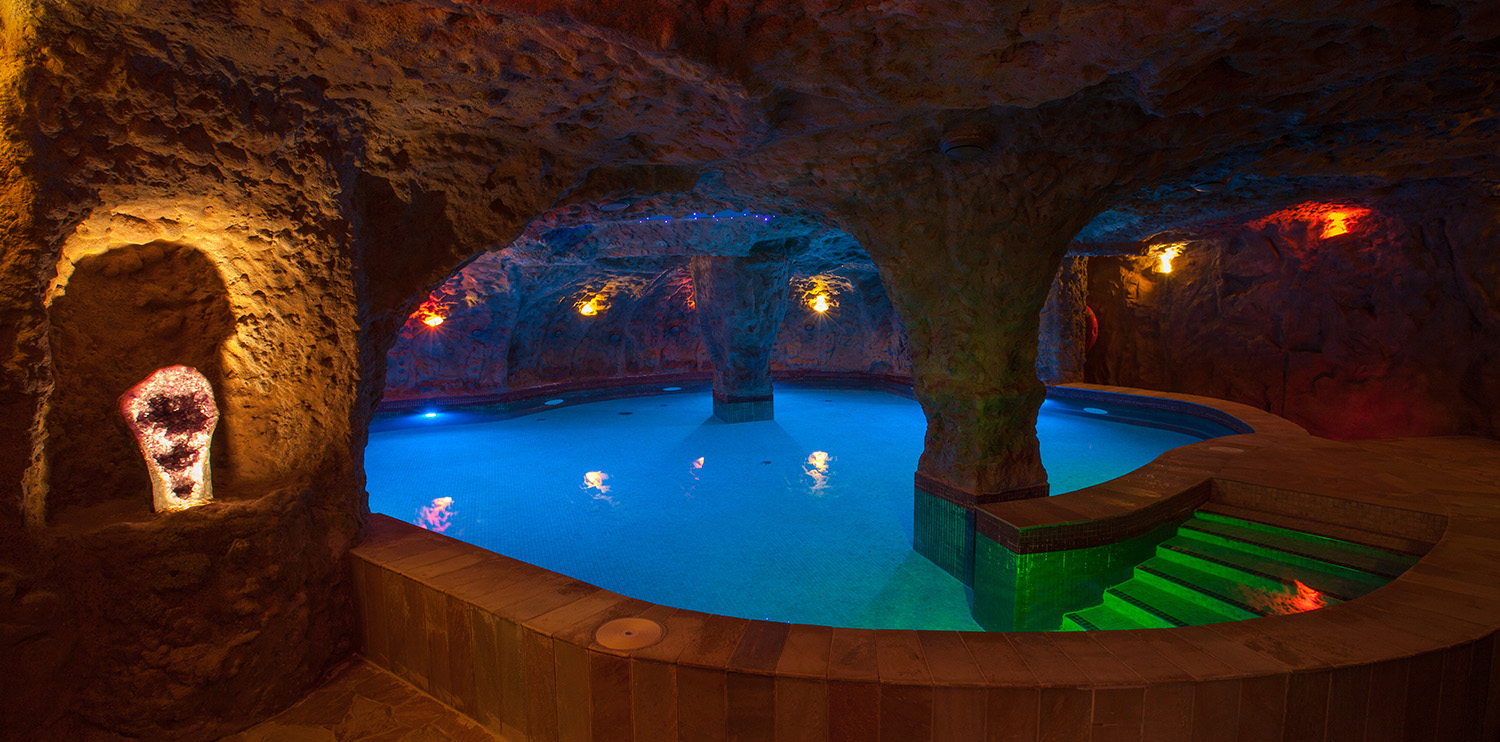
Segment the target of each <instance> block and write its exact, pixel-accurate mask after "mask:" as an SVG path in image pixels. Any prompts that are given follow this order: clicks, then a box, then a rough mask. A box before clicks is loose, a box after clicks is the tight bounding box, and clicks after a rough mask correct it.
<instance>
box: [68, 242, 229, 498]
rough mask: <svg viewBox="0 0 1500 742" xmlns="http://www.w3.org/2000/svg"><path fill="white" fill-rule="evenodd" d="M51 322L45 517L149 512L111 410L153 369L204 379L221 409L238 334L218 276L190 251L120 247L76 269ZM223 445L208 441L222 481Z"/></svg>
mask: <svg viewBox="0 0 1500 742" xmlns="http://www.w3.org/2000/svg"><path fill="white" fill-rule="evenodd" d="M49 316H50V320H51V333H50V335H49V338H48V340H49V342H50V344H51V349H52V363H53V374H54V379H55V386H54V388H53V390H52V395H51V398H50V412H49V414H48V417H47V423H46V425H47V440H48V458H49V470H50V481H49V488H48V512H49V513H53V514H55V513H57V512H58V511H59V510H62V509H69V508H80V507H90V506H103V505H108V506H110V507H108V508H107V509H108V510H110V512H111V513H112V514H116V515H118V514H136V513H145V512H149V511H150V506H151V498H150V492H151V485H150V482H149V480H148V479H147V475H146V469H145V467H144V465H143V464H142V463H141V461H140V453H139V452H138V451H137V449H136V444H135V441H134V440H133V439H132V438H131V437H130V434H129V433H128V432H127V431H126V429H125V427H124V425H123V423H122V422H121V421H120V420H119V413H118V411H117V400H118V399H119V397H120V395H121V394H123V393H124V392H125V390H126V389H129V388H130V387H131V386H132V385H134V384H135V383H136V382H138V381H140V380H141V379H143V378H145V377H146V376H147V375H149V374H150V373H151V372H153V371H155V370H156V369H159V368H161V367H163V366H170V365H174V364H182V365H186V366H192V367H194V368H197V369H198V370H199V371H200V372H202V373H203V375H204V376H206V377H207V378H208V380H209V382H210V383H211V384H213V386H214V389H215V390H216V392H217V396H219V399H220V403H221V404H222V399H223V397H222V391H221V390H222V387H223V377H224V372H223V364H222V361H221V358H220V349H221V346H222V344H223V343H224V341H225V340H226V339H227V338H229V337H230V335H232V334H233V332H234V327H235V319H234V313H233V312H232V311H231V309H230V303H229V296H228V290H227V289H226V287H225V285H224V280H223V278H222V276H221V275H220V274H219V271H218V269H217V267H216V266H215V265H214V263H213V261H212V260H210V259H209V257H208V256H207V255H205V254H204V253H203V252H202V251H200V250H198V249H197V248H194V247H189V246H185V245H181V244H177V243H172V242H161V241H158V242H151V243H148V244H144V245H131V246H126V247H119V248H115V249H112V250H109V251H108V252H104V253H101V254H96V255H90V256H87V257H84V258H82V259H80V260H79V261H78V262H77V263H76V264H75V265H74V269H73V273H72V276H71V278H70V279H69V280H68V283H67V285H66V287H65V288H64V290H63V292H62V293H61V294H60V295H59V296H58V297H57V298H56V299H55V300H54V301H53V302H52V306H51V308H50V310H49ZM223 439H224V436H223V435H219V436H215V442H214V450H213V452H212V454H211V455H212V457H213V458H214V459H215V460H216V465H215V470H216V473H220V474H221V476H222V472H223V470H222V469H221V466H222V464H220V463H217V462H225V461H227V457H225V456H224V455H223V451H222V449H223V446H224V443H223ZM116 511H118V513H117V512H116Z"/></svg>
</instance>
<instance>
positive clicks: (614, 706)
mask: <svg viewBox="0 0 1500 742" xmlns="http://www.w3.org/2000/svg"><path fill="white" fill-rule="evenodd" d="M1070 388H1078V389H1083V390H1092V391H1100V392H1109V393H1130V394H1138V395H1145V396H1149V397H1155V398H1158V399H1163V400H1167V401H1177V402H1187V403H1192V404H1199V405H1206V406H1209V407H1213V408H1216V409H1220V410H1222V411H1224V412H1226V413H1228V414H1232V415H1234V416H1236V417H1239V418H1240V419H1242V420H1245V421H1246V422H1247V423H1249V424H1250V425H1251V426H1252V427H1254V428H1255V431H1256V432H1254V433H1248V434H1241V435H1235V436H1229V437H1224V438H1218V439H1213V440H1210V441H1204V442H1201V443H1195V444H1191V445H1189V446H1184V447H1181V448H1179V449H1174V450H1172V451H1169V452H1167V453H1166V454H1163V455H1162V456H1161V457H1159V458H1158V459H1157V460H1155V461H1153V462H1152V463H1151V464H1148V465H1147V466H1146V467H1142V468H1141V469H1138V470H1136V471H1135V472H1132V473H1131V474H1127V475H1125V476H1123V477H1120V478H1117V479H1115V480H1112V481H1110V482H1107V483H1104V484H1101V485H1097V486H1095V487H1090V488H1085V489H1083V490H1079V491H1077V492H1073V493H1067V494H1063V495H1057V496H1055V497H1052V498H1048V499H1047V500H1041V501H1021V502H1008V503H996V504H993V505H988V506H984V507H982V508H981V509H980V512H982V513H983V516H982V520H983V521H985V522H992V523H1003V524H1007V525H1008V526H1010V527H1013V528H1015V529H1016V530H1017V533H1018V534H1021V536H1020V538H1021V539H1022V540H1023V541H1024V540H1025V539H1026V538H1035V539H1046V538H1066V537H1067V535H1068V533H1069V532H1070V531H1079V532H1081V529H1087V528H1088V527H1089V526H1090V524H1093V525H1094V526H1096V527H1097V526H1098V525H1099V524H1105V525H1107V526H1108V527H1110V528H1116V527H1119V526H1121V523H1122V521H1121V520H1120V519H1128V518H1131V517H1136V518H1138V519H1139V518H1144V517H1150V518H1154V517H1155V516H1156V515H1159V514H1160V513H1161V512H1164V511H1161V510H1158V511H1156V512H1155V513H1152V508H1166V509H1167V510H1170V509H1171V508H1172V507H1175V506H1176V505H1177V504H1180V503H1181V502H1183V501H1184V497H1188V498H1189V499H1191V498H1195V497H1203V498H1209V499H1211V498H1215V497H1220V498H1238V500H1236V501H1237V502H1247V501H1249V502H1258V503H1260V504H1262V505H1264V506H1265V507H1268V508H1273V507H1281V508H1283V509H1285V508H1293V509H1295V508H1296V507H1304V506H1307V503H1309V502H1311V503H1313V504H1314V505H1316V506H1318V507H1324V506H1327V507H1331V508H1333V510H1331V511H1330V512H1331V513H1332V515H1331V516H1330V517H1347V514H1348V513H1355V514H1360V513H1363V514H1364V515H1363V516H1358V515H1356V516H1355V517H1365V518H1366V519H1367V521H1368V522H1367V523H1366V525H1371V524H1373V525H1374V526H1380V525H1381V523H1383V522H1387V521H1389V522H1390V523H1392V524H1394V526H1399V525H1400V524H1399V523H1396V521H1398V520H1405V519H1408V518H1407V516H1405V515H1402V514H1403V513H1405V514H1411V515H1412V516H1414V517H1416V518H1417V519H1418V520H1422V521H1423V525H1421V526H1420V528H1419V529H1418V530H1421V531H1422V532H1423V533H1426V534H1428V535H1434V533H1433V532H1434V530H1436V531H1437V532H1436V534H1435V536H1436V537H1435V538H1434V539H1433V544H1434V545H1433V547H1432V549H1431V550H1430V551H1429V552H1428V553H1427V555H1426V556H1424V557H1423V558H1422V559H1421V560H1420V561H1418V562H1417V564H1416V565H1415V566H1413V567H1412V568H1411V569H1410V570H1409V571H1407V572H1406V573H1405V574H1403V575H1401V576H1400V577H1398V578H1396V579H1395V580H1393V581H1392V582H1390V583H1389V584H1387V585H1386V586H1384V587H1381V588H1379V589H1377V590H1375V591H1374V592H1372V593H1370V594H1369V595H1366V596H1364V597H1361V598H1359V599H1356V600H1353V601H1350V602H1348V603H1342V604H1339V605H1334V606H1330V607H1326V608H1323V609H1320V610H1317V611H1312V612H1308V613H1301V614H1294V615H1289V616H1275V617H1267V618H1259V619H1252V620H1248V621H1240V622H1232V623H1223V624H1212V625H1205V626H1193V627H1184V628H1177V629H1139V630H1127V631H1104V632H1088V633H1056V632H1017V633H984V632H955V631H908V630H875V629H844V628H829V627H824V626H811V625H802V624H786V623H777V622H769V621H759V620H752V619H742V618H732V617H727V616H717V615H712V614H707V613H701V612H698V611H692V610H686V609H677V608H672V607H669V606H661V605H656V604H652V603H649V602H646V601H641V600H637V599H634V598H630V597H627V596H623V595H618V594H616V593H613V592H610V591H607V590H603V589H601V588H598V587H597V586H594V585H590V584H588V583H584V582H581V581H578V580H574V579H572V578H568V577H565V576H563V575H559V574H556V573H553V572H550V571H548V570H545V569H542V568H539V567H535V566H532V565H529V564H526V563H523V562H519V561H517V560H513V559H510V558H508V557H504V556H500V555H497V554H493V553H492V552H488V551H486V550H483V549H481V548H479V547H475V546H471V545H469V544H465V543H463V542H459V541H456V540H454V539H451V538H448V537H446V536H443V535H441V534H437V533H432V532H430V531H426V530H423V529H421V528H419V527H417V526H414V525H410V524H405V523H401V522H399V521H395V520H394V519H390V518H387V517H385V516H381V515H373V516H372V517H371V519H370V521H369V524H368V529H367V533H366V537H365V540H364V542H363V543H361V545H360V546H358V547H356V548H355V549H354V550H353V552H352V553H351V559H350V565H351V578H352V580H353V587H354V594H355V597H356V602H357V605H358V611H359V614H358V617H359V621H358V622H359V624H360V626H361V641H362V647H363V651H364V653H365V655H366V657H368V658H369V659H370V660H371V661H372V662H374V663H375V664H377V665H380V666H382V667H387V668H389V669H391V670H392V671H393V672H395V673H396V674H397V675H399V676H401V677H403V678H405V679H407V680H408V681H410V682H412V683H413V684H414V685H416V686H417V687H419V688H422V689H423V690H426V691H427V692H429V693H432V694H433V695H435V696H436V697H438V698H439V699H440V700H443V701H444V702H446V703H449V705H452V706H454V707H455V708H457V709H459V710H460V711H462V712H464V713H466V714H468V715H470V716H471V717H473V718H475V719H476V720H478V721H479V722H480V723H482V724H484V725H485V726H487V727H488V728H490V729H491V730H492V731H495V732H497V733H499V734H501V735H502V736H504V737H507V738H513V739H529V738H538V739H550V738H554V737H559V736H560V737H561V738H570V737H578V738H588V736H587V733H588V732H589V731H590V730H593V736H594V737H599V738H603V737H607V736H612V735H611V734H610V733H609V730H611V729H615V728H617V727H618V725H620V724H622V723H623V724H625V725H626V727H627V728H629V729H634V730H636V731H635V735H636V738H639V739H655V738H659V737H658V736H656V735H655V734H654V733H646V732H643V731H641V730H643V729H656V728H658V726H659V725H662V724H667V723H668V721H667V720H665V717H664V716H663V714H666V708H665V705H666V704H668V702H669V701H670V705H671V706H672V709H671V714H670V716H671V720H670V723H671V724H672V725H674V726H675V728H676V729H683V728H686V727H688V726H692V727H694V728H698V727H700V726H704V725H706V728H709V729H731V728H739V726H736V725H745V724H749V725H752V726H756V728H761V727H764V728H766V729H770V730H773V731H774V730H775V729H779V728H782V726H783V724H786V725H792V726H790V727H788V728H793V727H795V728H811V729H813V732H812V733H811V736H812V737H814V738H820V739H821V738H827V734H826V732H827V730H828V729H830V728H834V727H838V728H851V729H852V728H857V727H859V725H860V724H864V725H866V726H869V725H872V724H873V725H874V726H875V727H876V728H878V729H882V730H887V731H889V730H893V729H896V728H902V729H906V728H907V726H911V725H915V726H911V729H915V730H917V731H916V732H912V731H911V730H910V729H908V730H907V731H906V732H901V733H900V734H899V735H898V733H897V732H895V731H890V736H888V737H887V738H899V739H912V740H920V739H928V738H936V737H940V736H941V735H938V734H937V732H936V731H935V730H936V729H938V728H939V727H943V725H946V724H950V723H955V722H954V721H953V719H968V722H966V723H969V722H972V723H978V724H980V725H981V727H982V725H983V723H984V721H983V718H977V719H976V718H975V717H973V713H974V712H973V711H972V710H971V709H970V710H965V707H964V704H963V703H959V701H958V700H957V699H963V698H968V699H971V700H972V699H973V698H976V697H977V696H975V695H974V692H975V691H976V689H979V690H981V691H982V693H981V695H983V696H984V698H985V699H987V700H985V701H984V702H983V703H981V704H980V706H981V713H982V714H988V713H990V712H989V711H983V709H985V708H988V709H991V710H993V709H994V708H997V706H996V704H1001V705H1007V706H1014V707H1015V708H1016V709H1018V713H1019V714H1020V718H1021V719H1022V720H1023V722H1024V723H1035V724H1036V725H1038V728H1041V729H1053V728H1063V727H1066V726H1067V725H1069V724H1075V723H1078V721H1077V720H1078V719H1080V718H1081V719H1082V720H1083V723H1085V729H1086V728H1087V724H1088V723H1093V724H1096V725H1097V724H1101V723H1106V722H1107V720H1108V719H1109V718H1115V717H1112V716H1110V714H1123V715H1124V716H1123V717H1120V718H1124V719H1126V721H1125V722H1124V723H1125V724H1126V725H1127V726H1130V725H1134V724H1140V725H1142V727H1141V728H1142V729H1157V730H1158V732H1160V730H1164V729H1168V728H1169V727H1171V725H1172V724H1173V723H1176V722H1174V721H1173V720H1174V719H1179V718H1180V717H1181V714H1182V706H1183V704H1186V707H1187V708H1188V709H1189V710H1190V713H1189V714H1188V717H1187V718H1189V719H1190V720H1191V719H1195V718H1206V717H1204V716H1203V715H1207V714H1218V715H1219V716H1220V717H1223V718H1220V720H1219V721H1220V722H1222V721H1223V720H1224V718H1229V717H1232V718H1234V719H1235V720H1236V721H1235V724H1236V725H1238V726H1239V727H1240V728H1241V729H1242V730H1244V729H1251V728H1254V727H1255V726H1256V725H1264V724H1268V723H1274V724H1276V725H1278V728H1282V729H1289V728H1290V726H1289V725H1293V724H1303V723H1306V724H1309V725H1311V726H1309V729H1311V728H1312V727H1314V726H1315V727H1319V728H1324V727H1330V726H1333V725H1335V724H1336V723H1337V724H1343V723H1346V722H1347V719H1345V717H1344V714H1345V713H1357V714H1363V715H1364V718H1366V719H1369V720H1371V721H1369V722H1368V723H1370V724H1374V723H1377V721H1376V720H1382V719H1384V720H1387V721H1390V720H1392V719H1394V721H1392V723H1397V722H1399V723H1401V724H1416V725H1417V726H1418V727H1420V728H1422V729H1426V728H1428V727H1431V728H1432V729H1433V730H1434V733H1436V732H1437V731H1439V730H1441V729H1444V728H1446V727H1443V726H1442V725H1444V724H1460V725H1464V724H1466V725H1468V726H1465V727H1463V728H1464V729H1473V730H1475V731H1477V730H1479V729H1481V728H1483V729H1484V730H1485V732H1486V733H1487V734H1491V735H1493V734H1494V733H1495V732H1496V731H1500V697H1497V693H1500V682H1491V679H1492V678H1495V679H1500V655H1497V654H1496V651H1495V649H1496V648H1495V641H1494V640H1495V634H1496V632H1497V630H1500V492H1497V490H1496V487H1495V485H1494V483H1493V479H1492V477H1493V476H1494V475H1493V463H1491V462H1493V461H1495V460H1497V457H1500V442H1496V441H1492V440H1488V439H1478V438H1463V437H1453V438H1442V439H1413V440H1410V441H1375V442H1366V443H1341V442H1336V441H1328V440H1325V439H1320V438H1316V437H1313V436H1310V435H1309V434H1307V433H1306V431H1304V430H1302V429H1301V428H1300V427H1298V426H1296V425H1293V424H1291V423H1289V422H1287V421H1285V420H1281V419H1280V418H1277V417H1275V416H1274V415H1270V414H1269V413H1265V412H1263V411H1259V410H1254V409H1253V408H1249V407H1246V406H1244V405H1236V404H1234V403H1227V402H1221V401H1218V400H1212V399H1207V398H1203V397H1193V396H1190V395H1177V394H1163V393H1157V392H1144V391H1140V390H1122V389H1120V388H1118V387H1099V386H1094V385H1070ZM1216 448H1218V449H1239V450H1238V451H1230V450H1215V449H1216ZM1434 464H1436V465H1434ZM1486 467H1489V468H1488V469H1487V468H1486ZM1486 472H1488V474H1486ZM1486 477H1489V479H1487V478H1486ZM1205 489H1206V492H1205V491H1204V490H1205ZM1186 492H1194V493H1195V494H1192V495H1190V496H1189V495H1185V494H1184V493H1186ZM1309 498H1313V499H1309ZM1163 503H1166V505H1163ZM1318 503H1322V504H1321V505H1319V504H1318ZM1340 508H1342V510H1340ZM1143 512H1146V513H1151V515H1149V516H1141V515H1139V514H1140V513H1143ZM1112 519H1113V520H1112ZM1434 524H1437V525H1436V526H1434ZM1049 529H1050V532H1049ZM1126 530H1128V529H1126ZM1033 534H1034V535H1033ZM622 617H644V618H649V619H652V620H655V621H657V622H659V623H661V624H662V625H663V626H665V627H666V635H665V637H664V638H663V639H662V640H661V641H659V642H658V643H656V644H654V645H652V646H649V647H645V648H642V649H639V650H635V651H621V650H614V649H609V648H607V647H604V646H602V645H600V644H598V643H597V642H596V641H595V640H594V632H595V629H596V628H597V627H598V626H599V625H601V624H603V623H604V622H606V621H609V620H612V619H615V618H622ZM1308 683H1311V684H1312V687H1313V688H1314V695H1313V696H1312V697H1314V698H1321V699H1323V700H1322V701H1321V710H1320V709H1317V708H1304V707H1307V706H1308V704H1309V703H1310V701H1309V700H1308V698H1309V696H1308V695H1307V694H1308V692H1309V691H1308ZM1318 694H1322V695H1318ZM1429 696H1430V697H1429ZM807 698H812V699H814V700H812V701H808V700H806V699H807ZM652 699H656V700H654V701H653V700H652ZM816 699H822V700H821V701H819V700H816ZM1039 699H1042V700H1039ZM1046 699H1051V701H1050V702H1049V701H1048V700H1046ZM1153 699H1154V700H1153ZM1167 700H1171V703H1167V702H1166V701H1167ZM1418 700H1421V702H1422V704H1428V703H1429V702H1430V705H1431V706H1432V708H1433V709H1434V710H1435V711H1434V712H1433V718H1432V719H1431V720H1428V718H1427V717H1426V716H1423V714H1424V713H1426V712H1424V711H1423V710H1422V708H1419V706H1421V704H1418ZM955 704H957V705H955ZM985 704H988V706H986V705H985ZM1163 704H1165V705H1163ZM1313 705H1314V706H1316V705H1318V704H1313ZM658 706H660V707H661V708H658ZM940 706H941V707H942V708H944V709H947V711H944V712H943V713H939V712H938V711H937V710H936V709H938V708H939V707H940ZM924 709H925V710H924ZM1194 709H1196V710H1195V711H1194ZM1251 709H1258V710H1256V711H1254V712H1251V711H1250V710H1251ZM1438 710H1441V711H1442V713H1438ZM955 714H956V716H954V715H955ZM1224 714H1228V715H1229V717H1224V716H1223V715H1224ZM924 715H925V716H924ZM1393 715H1394V716H1393ZM908 717H911V718H908ZM918 717H921V718H918ZM940 717H942V718H940ZM948 717H952V718H948ZM986 718H987V717H986ZM860 719H864V721H863V722H861V721H860ZM923 719H925V721H924V720H923ZM1028 720H1029V721H1028ZM1090 720H1092V722H1090ZM1429 721H1430V723H1429ZM1194 723H1196V722H1190V723H1189V725H1188V731H1186V732H1182V733H1181V734H1178V733H1170V734H1169V733H1166V732H1161V733H1160V734H1157V735H1154V736H1153V735H1150V734H1148V738H1152V739H1188V738H1189V737H1190V732H1191V727H1192V726H1193V724H1194ZM569 725H575V726H576V725H582V727H579V728H577V729H572V730H571V732H570V731H569V729H570V728H569ZM653 725H658V726H653ZM809 725H810V727H809ZM847 725H854V726H852V727H849V726H847ZM1153 725H1155V726H1153ZM1163 725H1165V726H1163ZM1434 725H1435V726H1434ZM817 730H822V732H819V731H817ZM921 730H926V731H925V732H921ZM573 732H577V734H574V733H573ZM918 732H920V733H918ZM601 735H602V736H601ZM643 735H644V736H643ZM707 736H713V735H712V734H710V735H707ZM856 736H859V735H856ZM624 738H626V739H628V738H630V737H629V736H626V737H624ZM864 738H870V739H874V738H876V736H874V735H869V736H866V737H864ZM1439 738H1442V737H1441V736H1440V737H1439ZM1450 738H1458V737H1450Z"/></svg>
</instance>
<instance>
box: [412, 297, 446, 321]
mask: <svg viewBox="0 0 1500 742" xmlns="http://www.w3.org/2000/svg"><path fill="white" fill-rule="evenodd" d="M447 311H448V308H447V307H445V306H443V305H442V304H441V303H440V302H438V300H437V299H435V298H433V297H430V296H429V297H427V301H424V302H422V305H421V306H419V307H417V311H415V312H412V314H411V318H412V319H414V320H416V321H418V322H421V323H422V324H424V325H427V326H428V327H437V326H438V325H441V324H443V321H444V320H446V319H447V316H446V315H447Z"/></svg>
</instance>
